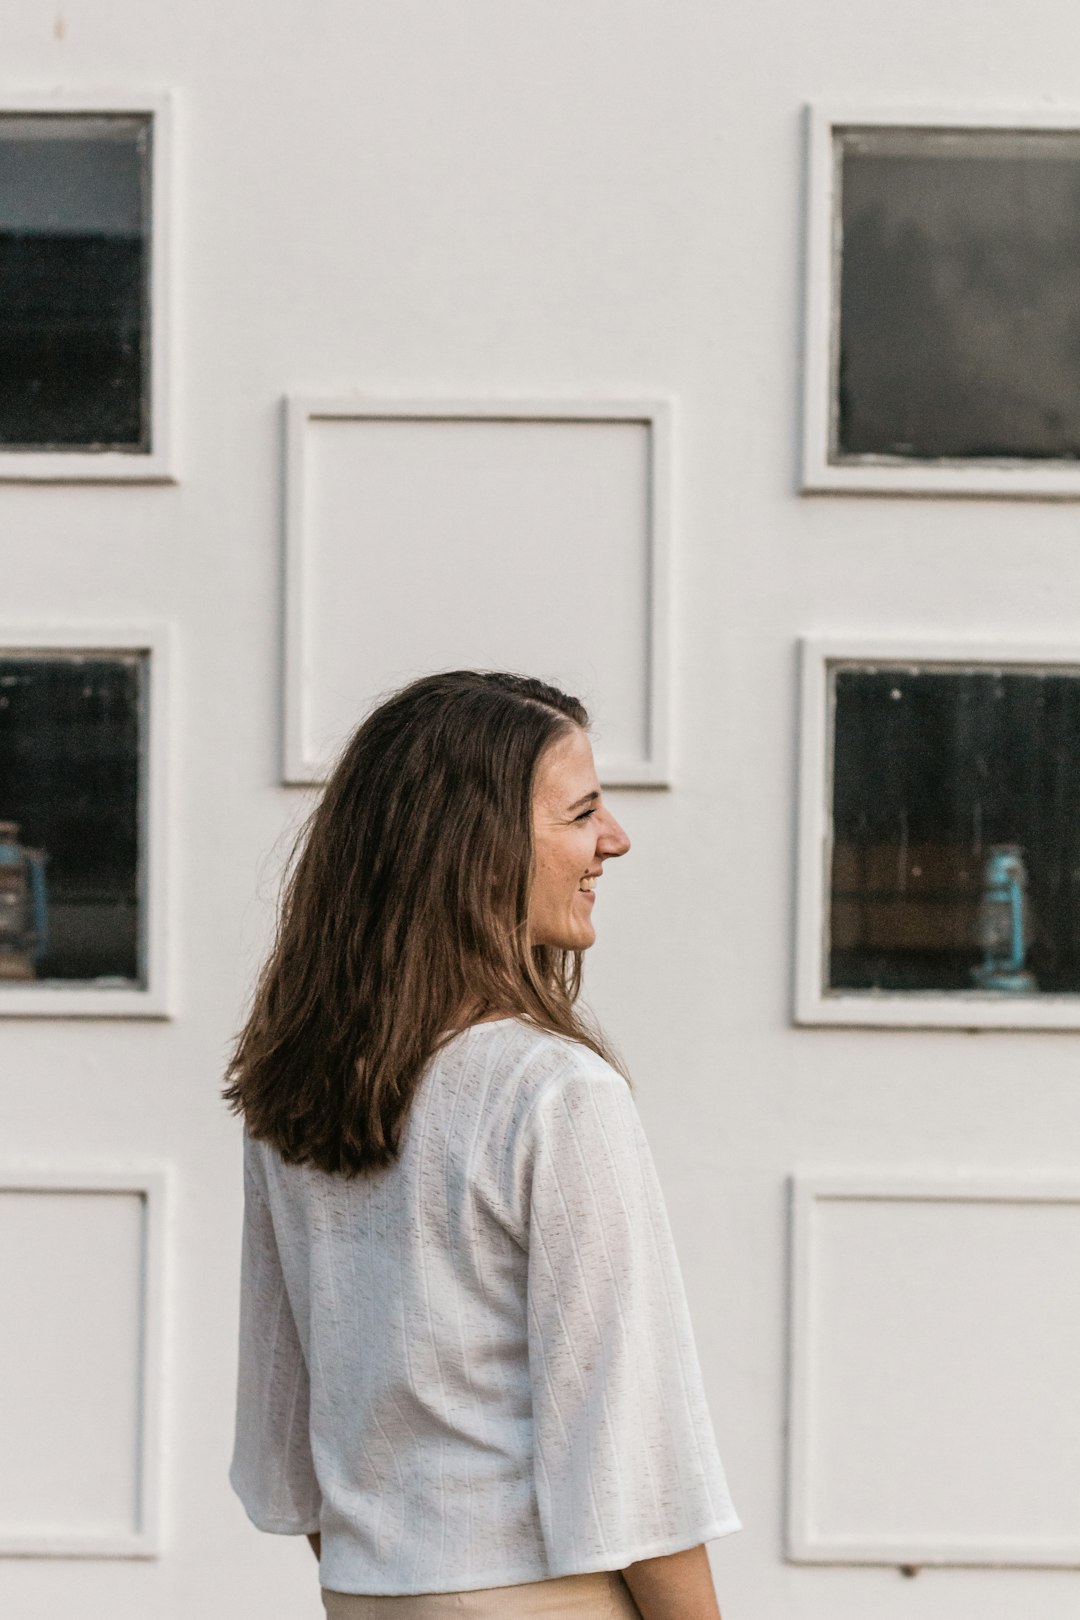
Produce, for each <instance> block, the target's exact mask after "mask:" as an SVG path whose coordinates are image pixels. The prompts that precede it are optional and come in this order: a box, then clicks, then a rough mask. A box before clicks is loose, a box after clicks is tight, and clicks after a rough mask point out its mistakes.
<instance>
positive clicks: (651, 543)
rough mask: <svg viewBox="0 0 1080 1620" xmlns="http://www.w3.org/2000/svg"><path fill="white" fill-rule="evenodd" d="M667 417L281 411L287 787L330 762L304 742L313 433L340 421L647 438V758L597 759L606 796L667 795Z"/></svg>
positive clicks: (505, 410)
mask: <svg viewBox="0 0 1080 1620" xmlns="http://www.w3.org/2000/svg"><path fill="white" fill-rule="evenodd" d="M671 413H672V407H671V403H670V401H667V400H655V399H652V400H639V399H635V400H626V399H622V400H601V399H588V400H582V399H542V400H537V399H496V398H481V399H469V400H462V399H415V398H413V399H387V398H380V399H369V398H365V397H360V396H357V395H335V396H330V397H326V396H308V395H303V396H301V395H294V396H291V397H289V398H287V399H286V401H285V484H286V495H285V647H284V660H283V684H284V692H283V698H282V707H283V737H282V745H283V758H282V779H283V781H284V783H285V785H286V786H289V787H294V786H295V787H307V786H310V785H313V784H317V783H319V782H321V781H323V780H324V777H325V761H324V760H320V759H319V758H318V757H317V750H316V749H315V747H314V745H313V744H312V742H311V739H310V737H309V736H308V727H307V710H308V706H309V705H308V691H309V688H310V659H309V658H308V655H307V644H308V635H309V629H308V624H307V605H306V604H307V572H308V567H309V564H308V561H307V552H308V544H307V469H306V455H305V452H306V445H307V426H308V423H309V422H311V421H313V420H320V419H329V420H334V421H366V420H370V421H409V420H416V421H432V422H437V421H445V420H448V419H449V420H452V421H477V422H526V423H527V422H598V423H604V422H636V423H640V424H641V425H642V426H643V427H645V428H647V429H648V434H649V488H648V508H647V518H648V534H647V537H646V543H647V547H648V556H647V575H646V577H647V594H648V625H647V627H646V634H645V641H646V645H645V646H644V647H643V649H642V656H643V660H644V673H645V680H646V690H647V694H648V695H647V734H648V739H649V748H648V755H647V757H646V758H643V759H607V758H604V757H603V755H601V756H600V757H599V758H598V759H597V771H598V774H599V777H600V781H601V783H602V785H603V786H604V787H606V788H623V787H659V788H664V787H669V786H670V785H671V767H670V733H671V726H670V715H669V702H670V673H669V661H670V644H671V636H670V624H669V617H670V596H671V585H670V577H669V576H670V550H671V548H670V534H671V484H672V476H671V440H672V431H671Z"/></svg>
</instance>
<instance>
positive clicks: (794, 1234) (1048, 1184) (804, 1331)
mask: <svg viewBox="0 0 1080 1620" xmlns="http://www.w3.org/2000/svg"><path fill="white" fill-rule="evenodd" d="M789 1193H790V1205H789V1211H790V1236H789V1243H788V1254H789V1275H788V1328H789V1338H790V1343H789V1353H788V1422H787V1453H788V1454H787V1482H786V1484H787V1489H786V1498H787V1501H786V1526H785V1530H786V1534H785V1543H786V1545H785V1557H786V1558H787V1559H788V1561H789V1562H790V1563H796V1564H885V1565H893V1566H895V1567H898V1568H901V1569H918V1568H920V1567H922V1566H923V1565H929V1566H931V1567H934V1566H939V1567H941V1566H950V1565H951V1566H960V1567H963V1566H968V1567H976V1568H987V1567H999V1566H1012V1567H1020V1568H1030V1567H1036V1568H1050V1569H1058V1568H1075V1567H1077V1566H1080V1531H1078V1532H1077V1535H1076V1536H1075V1537H1074V1539H1073V1540H1072V1541H1070V1542H1065V1543H1058V1542H1046V1541H1028V1540H1026V1539H1025V1540H1021V1539H1016V1540H1012V1539H1008V1538H1004V1537H1001V1538H999V1537H986V1538H985V1539H981V1540H980V1539H975V1538H972V1539H971V1540H967V1541H963V1542H960V1541H954V1540H950V1539H947V1538H944V1537H942V1538H940V1539H938V1538H934V1537H932V1536H931V1537H926V1538H925V1539H919V1540H915V1539H905V1540H903V1541H901V1540H899V1539H895V1540H891V1539H886V1538H885V1537H881V1538H876V1537H838V1536H835V1535H834V1536H827V1535H823V1534H822V1533H821V1532H820V1530H819V1529H818V1528H817V1525H816V1523H815V1515H814V1511H813V1502H814V1488H815V1448H814V1433H813V1404H814V1371H815V1358H816V1353H817V1347H816V1344H815V1332H814V1326H815V1307H816V1302H817V1288H818V1266H817V1253H816V1245H815V1242H814V1237H815V1230H814V1217H815V1214H816V1211H817V1209H818V1207H819V1206H820V1205H821V1204H823V1203H827V1202H829V1201H836V1200H846V1201H856V1202H865V1203H872V1202H875V1201H879V1200H888V1201H891V1202H897V1201H903V1202H932V1203H941V1202H943V1201H946V1200H954V1201H956V1202H963V1203H972V1202H976V1203H1005V1204H1032V1203H1039V1204H1069V1205H1073V1204H1076V1205H1080V1180H1078V1179H1077V1178H1076V1176H1075V1175H1073V1174H1070V1173H1068V1172H1064V1171H1063V1172H1061V1173H1057V1172H1055V1171H1052V1170H1050V1171H1046V1172H1041V1171H1020V1170H1018V1171H1016V1172H1009V1171H1005V1172H1002V1171H986V1172H984V1171H981V1170H975V1169H969V1168H967V1167H965V1168H962V1169H956V1168H953V1167H947V1168H945V1167H935V1166H921V1165H915V1166H910V1167H898V1168H895V1169H886V1168H881V1169H878V1168H871V1167H869V1166H867V1167H860V1168H858V1169H827V1168H814V1169H805V1170H798V1171H796V1172H795V1173H794V1174H793V1175H792V1176H791V1177H790V1181H789Z"/></svg>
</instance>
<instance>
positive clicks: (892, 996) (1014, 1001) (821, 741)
mask: <svg viewBox="0 0 1080 1620" xmlns="http://www.w3.org/2000/svg"><path fill="white" fill-rule="evenodd" d="M800 655H801V656H800V710H801V713H800V727H799V733H800V734H799V794H798V805H799V830H798V880H797V919H796V931H795V940H796V943H795V1022H796V1023H797V1024H847V1025H856V1024H866V1025H872V1026H879V1027H881V1026H883V1027H886V1028H888V1027H893V1028H900V1027H913V1028H924V1029H927V1028H944V1029H1080V995H1067V996H1066V995H1035V996H1023V997H1020V996H1008V995H1003V994H998V995H995V994H994V993H993V992H991V991H985V990H971V991H956V990H953V991H923V990H908V991H902V992H901V991H889V990H862V991H858V990H841V991H829V990H826V988H825V982H826V970H827V963H828V930H829V871H830V863H831V858H832V810H831V807H832V745H833V725H832V718H833V715H832V693H831V689H830V684H829V673H830V667H831V666H832V665H833V664H836V663H858V664H863V665H865V666H866V667H867V668H874V667H884V668H896V669H913V668H918V669H940V670H942V671H948V670H950V669H970V668H973V667H981V666H985V667H986V668H987V669H1004V670H1009V671H1013V672H1018V673H1019V672H1023V671H1024V670H1045V669H1057V670H1060V671H1062V672H1066V671H1069V670H1073V671H1076V672H1077V673H1078V674H1080V644H1078V645H1077V646H1075V647H1060V646H1040V645H1038V644H1034V645H1023V644H1020V645H1017V644H1016V643H1002V642H985V641H965V640H963V639H962V638H959V637H957V638H953V639H949V640H947V641H946V640H938V641H926V640H920V639H918V638H911V639H908V638H905V639H895V640H866V639H864V638H861V637H858V636H851V637H846V636H845V637H843V638H840V637H817V636H808V637H805V638H804V639H803V640H802V642H801V643H800Z"/></svg>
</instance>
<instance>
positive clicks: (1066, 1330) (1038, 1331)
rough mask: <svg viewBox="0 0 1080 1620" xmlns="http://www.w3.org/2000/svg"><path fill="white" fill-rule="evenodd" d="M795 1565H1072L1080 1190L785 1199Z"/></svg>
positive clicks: (897, 1191) (818, 1193)
mask: <svg viewBox="0 0 1080 1620" xmlns="http://www.w3.org/2000/svg"><path fill="white" fill-rule="evenodd" d="M796 1209H797V1231H796V1244H795V1256H796V1262H795V1263H796V1268H797V1270H796V1279H795V1287H796V1312H795V1345H794V1356H793V1371H794V1384H793V1410H792V1435H793V1453H792V1479H791V1491H792V1498H791V1501H792V1523H791V1530H792V1551H793V1554H794V1556H796V1557H806V1558H821V1559H826V1560H829V1559H833V1560H837V1561H841V1562H844V1561H851V1562H893V1561H895V1562H898V1563H905V1564H917V1563H921V1562H937V1563H987V1564H993V1563H1021V1564H1023V1563H1032V1564H1038V1563H1047V1564H1053V1563H1071V1562H1072V1563H1076V1562H1080V1529H1078V1527H1080V1515H1078V1508H1080V1497H1078V1487H1077V1481H1078V1480H1080V1406H1078V1404H1077V1401H1076V1398H1075V1390H1076V1367H1077V1366H1078V1365H1080V1271H1078V1268H1077V1266H1076V1256H1077V1254H1080V1189H1077V1190H1076V1192H1075V1193H1073V1194H1068V1193H1066V1192H1065V1191H1064V1190H1062V1189H1058V1190H1056V1191H1052V1190H1047V1189H1046V1188H1044V1187H1041V1186H1040V1185H1039V1184H1035V1185H1034V1186H1032V1187H1030V1188H1025V1187H1024V1186H1023V1185H1021V1184H1015V1185H1013V1186H1012V1187H1008V1188H1006V1187H994V1186H982V1187H979V1186H971V1187H965V1186H964V1185H963V1184H962V1183H960V1182H958V1180H957V1179H956V1178H953V1179H952V1180H951V1181H950V1180H947V1179H946V1178H942V1179H941V1180H940V1181H938V1183H937V1184H936V1185H935V1183H934V1181H933V1180H932V1179H931V1180H926V1181H923V1182H922V1183H919V1184H915V1183H911V1184H909V1185H907V1186H905V1185H903V1184H900V1183H898V1182H893V1183H892V1184H891V1185H890V1184H888V1183H885V1184H881V1185H879V1186H877V1187H875V1185H874V1184H873V1182H871V1181H867V1182H865V1183H864V1184H863V1185H862V1186H861V1187H859V1186H858V1185H848V1186H847V1187H845V1186H843V1185H837V1184H829V1183H825V1184H817V1185H814V1184H811V1185H809V1186H807V1185H806V1184H805V1183H804V1184H803V1185H802V1186H801V1187H800V1191H799V1196H798V1197H797V1204H796Z"/></svg>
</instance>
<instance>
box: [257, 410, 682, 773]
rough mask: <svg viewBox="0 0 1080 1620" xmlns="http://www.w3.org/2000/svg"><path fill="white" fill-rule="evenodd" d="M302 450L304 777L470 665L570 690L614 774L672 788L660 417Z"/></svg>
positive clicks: (293, 625)
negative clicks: (661, 560)
mask: <svg viewBox="0 0 1080 1620" xmlns="http://www.w3.org/2000/svg"><path fill="white" fill-rule="evenodd" d="M300 436H301V442H300V444H299V445H297V446H294V454H293V457H292V459H291V461H290V477H291V478H292V479H293V480H294V481H296V482H298V483H300V484H301V486H302V487H301V488H300V489H296V488H294V489H292V490H291V492H290V511H291V514H292V523H293V531H294V532H291V533H290V548H295V554H294V555H293V557H292V559H291V562H290V573H289V580H290V587H289V588H290V595H291V596H292V597H293V599H292V600H291V601H290V604H289V610H290V637H291V640H292V643H293V645H292V658H291V669H292V683H293V688H294V689H293V690H291V691H290V693H289V702H290V703H291V704H298V705H299V725H298V728H296V730H297V731H298V735H296V736H294V746H293V748H292V750H291V753H292V755H293V757H292V759H291V760H290V761H289V765H288V772H287V774H288V775H289V778H290V779H293V780H296V779H300V780H303V779H305V777H310V776H317V775H318V774H320V772H321V770H322V769H324V768H325V765H326V763H327V762H328V760H329V759H330V758H332V756H333V754H334V752H335V750H336V749H337V748H338V747H339V746H340V744H341V743H342V741H343V740H344V738H345V737H346V736H347V735H348V733H349V732H350V731H351V730H352V729H353V727H354V726H355V725H356V723H357V720H358V719H359V717H360V716H361V714H362V713H363V712H364V711H365V710H366V709H367V708H368V707H369V706H370V705H371V704H372V703H373V702H374V701H375V700H377V699H378V697H379V696H380V695H382V694H384V693H386V692H388V691H390V690H392V689H393V688H394V687H396V686H399V685H401V684H403V683H405V682H406V681H409V680H411V679H413V678H414V677H415V676H417V675H420V674H424V673H428V672H430V671H433V670H438V669H446V668H461V667H475V668H494V669H509V670H515V671H519V672H521V673H525V674H532V675H538V676H540V677H542V678H544V679H549V680H553V681H555V682H556V683H558V684H559V685H561V686H563V687H565V688H566V689H568V690H570V691H571V692H574V693H575V694H577V695H578V696H580V697H582V698H583V699H584V701H585V702H586V704H587V706H588V707H589V709H590V711H591V712H592V715H593V720H594V732H595V741H596V751H597V758H598V761H599V762H600V766H601V776H602V777H605V779H606V780H608V781H612V780H614V779H619V780H621V781H623V782H626V781H635V780H637V781H650V780H652V781H655V780H660V779H661V776H662V765H661V759H660V755H661V749H662V744H663V739H662V738H660V737H658V736H657V735H655V733H656V731H657V730H658V723H657V717H658V712H659V702H658V693H657V691H656V682H657V679H658V675H657V663H658V658H659V649H658V648H657V646H656V645H655V643H656V640H657V635H658V627H657V601H656V588H657V580H656V571H657V569H656V564H657V557H656V547H657V535H656V533H655V524H654V520H653V514H654V511H655V501H654V493H655V492H654V486H653V479H654V470H655V455H656V446H655V424H654V422H653V421H652V420H633V419H631V418H630V417H629V416H627V417H625V418H620V419H601V418H599V417H597V418H595V419H586V418H574V419H569V420H563V419H559V418H558V417H555V416H552V417H550V418H533V417H530V416H525V415H522V416H509V417H507V418H498V417H494V416H491V417H488V416H475V417H469V416H464V415H459V416H445V417H443V416H438V415H435V414H432V415H430V416H423V415H411V416H410V415H405V416H401V417H394V416H390V415H387V416H377V415H373V416H367V415H328V416H322V415H318V414H311V415H307V416H305V417H304V418H303V425H302V428H301V429H300ZM297 529H298V530H299V532H298V533H297V532H295V531H296V530H297ZM296 595H299V597H300V601H299V603H298V602H297V601H296V600H295V597H296ZM297 638H299V646H297V645H296V640H297ZM297 685H298V686H299V690H298V691H297V690H295V687H296V686H297ZM296 756H299V760H298V759H297V757H296Z"/></svg>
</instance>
